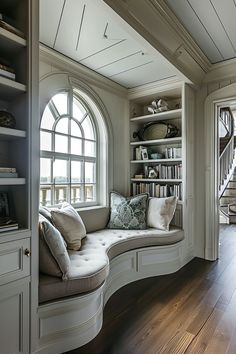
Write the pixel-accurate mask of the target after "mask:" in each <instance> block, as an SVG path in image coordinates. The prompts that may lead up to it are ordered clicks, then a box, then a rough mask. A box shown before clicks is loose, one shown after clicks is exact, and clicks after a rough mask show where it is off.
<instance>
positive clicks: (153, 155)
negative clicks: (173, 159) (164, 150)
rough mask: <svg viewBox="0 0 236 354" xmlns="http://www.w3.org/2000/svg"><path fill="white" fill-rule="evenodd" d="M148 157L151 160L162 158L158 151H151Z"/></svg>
mask: <svg viewBox="0 0 236 354" xmlns="http://www.w3.org/2000/svg"><path fill="white" fill-rule="evenodd" d="M150 157H151V159H153V160H158V159H163V154H161V153H159V152H153V153H151V154H150Z"/></svg>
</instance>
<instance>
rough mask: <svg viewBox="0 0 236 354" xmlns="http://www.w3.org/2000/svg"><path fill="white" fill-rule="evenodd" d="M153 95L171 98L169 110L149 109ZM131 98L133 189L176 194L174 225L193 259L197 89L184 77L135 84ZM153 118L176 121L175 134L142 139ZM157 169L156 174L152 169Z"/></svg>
mask: <svg viewBox="0 0 236 354" xmlns="http://www.w3.org/2000/svg"><path fill="white" fill-rule="evenodd" d="M155 99H164V100H165V101H167V103H168V110H166V111H162V112H158V113H154V114H150V113H149V112H148V106H149V105H150V104H151V102H152V101H153V100H155ZM129 103H130V105H129V106H130V194H131V195H135V194H139V193H143V192H148V193H149V195H150V196H154V197H165V196H171V195H176V196H177V197H178V203H177V208H176V212H175V215H174V218H173V220H172V224H174V225H176V226H178V227H181V228H182V229H183V230H184V233H185V241H184V243H183V254H186V255H188V256H186V257H189V258H191V257H192V253H193V239H194V236H193V235H194V227H193V220H194V166H193V164H194V153H193V140H194V91H193V90H192V88H191V87H189V85H187V84H185V83H183V82H180V81H179V82H175V83H173V84H171V83H167V84H165V85H160V86H158V83H157V84H156V85H153V86H152V87H150V88H149V87H148V88H146V87H145V88H144V90H143V91H142V90H141V89H137V90H135V89H134V90H133V91H132V92H130V95H129ZM151 123H152V124H156V123H159V124H160V123H161V124H162V123H164V124H169V125H171V124H172V125H174V126H176V127H177V128H178V132H177V135H174V136H168V137H161V138H160V136H158V137H157V138H155V136H153V134H151V135H150V136H151V139H150V140H149V139H144V140H142V138H143V137H144V138H145V134H143V131H144V127H145V126H149V127H151V126H152V124H151ZM137 132H139V134H138V135H137ZM140 132H142V134H141V133H140ZM134 133H135V134H134ZM136 149H137V150H136ZM142 149H144V151H145V152H146V153H145V154H143V155H142V153H140V150H141V151H142ZM153 169H154V177H153V175H152V174H151V175H149V174H148V171H150V170H153ZM152 172H153V171H152Z"/></svg>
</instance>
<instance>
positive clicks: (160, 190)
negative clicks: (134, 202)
mask: <svg viewBox="0 0 236 354" xmlns="http://www.w3.org/2000/svg"><path fill="white" fill-rule="evenodd" d="M140 193H149V195H150V196H151V197H157V198H166V197H171V196H176V197H178V199H179V200H182V183H179V184H159V183H154V182H151V183H148V182H147V183H145V182H133V183H132V195H136V194H140Z"/></svg>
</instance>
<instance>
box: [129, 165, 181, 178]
mask: <svg viewBox="0 0 236 354" xmlns="http://www.w3.org/2000/svg"><path fill="white" fill-rule="evenodd" d="M150 171H151V172H152V173H151V172H150ZM137 176H140V177H137ZM143 176H144V177H145V178H156V179H182V164H174V165H166V164H158V165H155V166H149V165H145V166H144V169H143V173H140V174H135V175H134V178H143Z"/></svg>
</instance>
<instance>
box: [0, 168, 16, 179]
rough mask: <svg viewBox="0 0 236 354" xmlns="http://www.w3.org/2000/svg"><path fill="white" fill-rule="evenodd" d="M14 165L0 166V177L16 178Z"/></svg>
mask: <svg viewBox="0 0 236 354" xmlns="http://www.w3.org/2000/svg"><path fill="white" fill-rule="evenodd" d="M17 177H18V173H17V172H16V168H15V167H0V178H17Z"/></svg>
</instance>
